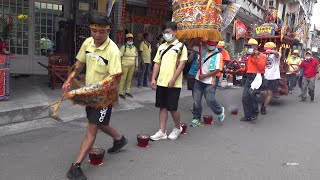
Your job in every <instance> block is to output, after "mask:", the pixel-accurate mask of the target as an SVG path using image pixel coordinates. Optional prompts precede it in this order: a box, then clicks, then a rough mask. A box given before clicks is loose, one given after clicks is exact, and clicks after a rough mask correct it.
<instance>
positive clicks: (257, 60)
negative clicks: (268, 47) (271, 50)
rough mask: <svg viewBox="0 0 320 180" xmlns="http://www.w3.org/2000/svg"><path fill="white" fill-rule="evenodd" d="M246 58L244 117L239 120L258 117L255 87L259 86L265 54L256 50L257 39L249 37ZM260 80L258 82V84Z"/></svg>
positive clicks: (264, 66)
mask: <svg viewBox="0 0 320 180" xmlns="http://www.w3.org/2000/svg"><path fill="white" fill-rule="evenodd" d="M246 46H248V54H249V56H248V60H247V66H246V68H247V80H246V83H245V85H244V88H243V94H242V105H243V111H244V117H243V118H242V119H241V120H240V121H252V120H256V119H257V117H258V113H259V109H258V98H257V91H256V90H257V89H259V88H260V86H261V81H262V80H261V78H262V77H261V76H262V75H263V74H264V72H265V68H266V65H267V59H266V56H265V55H264V54H262V53H260V52H259V51H258V41H257V40H255V39H249V41H248V43H247V44H246ZM259 80H260V84H259Z"/></svg>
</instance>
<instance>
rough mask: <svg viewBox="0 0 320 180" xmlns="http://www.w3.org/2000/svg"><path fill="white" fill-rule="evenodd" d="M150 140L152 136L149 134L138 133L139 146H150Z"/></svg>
mask: <svg viewBox="0 0 320 180" xmlns="http://www.w3.org/2000/svg"><path fill="white" fill-rule="evenodd" d="M149 140H150V136H149V135H148V134H138V135H137V141H138V146H139V147H143V148H147V147H149Z"/></svg>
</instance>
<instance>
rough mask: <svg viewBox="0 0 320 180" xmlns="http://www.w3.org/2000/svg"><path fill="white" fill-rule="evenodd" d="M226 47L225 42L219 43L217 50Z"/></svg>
mask: <svg viewBox="0 0 320 180" xmlns="http://www.w3.org/2000/svg"><path fill="white" fill-rule="evenodd" d="M225 45H226V43H225V42H224V41H219V42H218V45H217V48H224V46H225Z"/></svg>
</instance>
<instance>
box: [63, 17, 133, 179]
mask: <svg viewBox="0 0 320 180" xmlns="http://www.w3.org/2000/svg"><path fill="white" fill-rule="evenodd" d="M89 19H90V30H91V37H90V38H87V39H86V40H85V41H84V42H83V44H82V46H81V48H80V50H79V52H78V54H77V57H76V58H77V62H76V64H75V65H76V72H77V73H79V72H81V70H82V69H83V68H84V67H85V66H86V85H90V84H93V83H96V82H99V81H101V80H104V79H107V78H110V77H111V76H112V75H114V74H118V73H121V60H120V51H119V49H118V47H117V45H116V44H115V43H114V42H113V41H112V40H111V39H110V38H109V33H110V26H111V21H110V19H109V18H108V17H107V16H105V15H99V14H91V16H90V18H89ZM71 81H72V78H71V77H68V79H67V81H66V82H65V83H64V84H63V90H64V91H68V90H69V89H70V83H71ZM111 112H112V107H111V106H110V107H105V108H103V109H95V108H92V107H86V113H87V118H88V120H89V122H88V125H87V132H86V135H85V137H84V138H83V140H82V143H81V146H80V151H79V153H78V155H77V158H76V160H75V162H74V163H73V164H72V165H71V168H70V169H69V171H68V173H67V177H68V178H69V179H77V180H85V179H87V178H86V176H85V175H84V173H83V172H82V170H81V167H80V165H81V163H82V162H83V160H84V158H85V157H86V156H87V154H88V152H89V150H90V149H91V148H92V146H93V144H94V141H95V139H96V135H97V132H98V130H101V131H103V132H104V133H106V134H108V135H109V136H111V137H112V138H113V139H114V142H113V147H111V148H110V149H108V153H111V154H113V153H117V152H119V151H120V149H121V148H122V147H123V146H125V145H126V144H127V143H128V141H127V139H126V138H125V137H124V136H123V135H121V134H120V133H119V132H118V131H117V130H116V129H114V128H113V127H111V126H110V125H109V121H110V117H111Z"/></svg>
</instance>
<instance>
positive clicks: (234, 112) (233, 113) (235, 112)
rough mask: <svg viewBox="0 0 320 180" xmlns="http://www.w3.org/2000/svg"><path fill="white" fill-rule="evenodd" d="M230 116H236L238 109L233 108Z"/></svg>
mask: <svg viewBox="0 0 320 180" xmlns="http://www.w3.org/2000/svg"><path fill="white" fill-rule="evenodd" d="M231 114H232V115H234V116H237V115H238V114H239V109H238V108H234V109H232V110H231Z"/></svg>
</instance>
